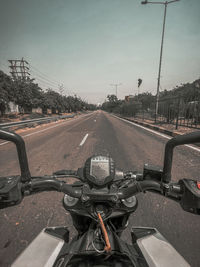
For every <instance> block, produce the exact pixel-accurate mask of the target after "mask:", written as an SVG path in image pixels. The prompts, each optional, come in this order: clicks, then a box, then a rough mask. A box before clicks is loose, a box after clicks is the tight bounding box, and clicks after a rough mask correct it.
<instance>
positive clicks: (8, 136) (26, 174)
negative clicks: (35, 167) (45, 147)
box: [0, 129, 31, 182]
mask: <svg viewBox="0 0 200 267" xmlns="http://www.w3.org/2000/svg"><path fill="white" fill-rule="evenodd" d="M0 139H3V140H6V141H11V142H13V143H14V144H15V145H16V148H17V153H18V159H19V164H20V169H21V181H22V182H27V181H30V179H31V174H30V171H29V167H28V159H27V155H26V148H25V143H24V140H23V138H22V137H21V136H20V135H18V134H16V133H11V132H7V131H4V130H1V129H0Z"/></svg>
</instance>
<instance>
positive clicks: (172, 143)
mask: <svg viewBox="0 0 200 267" xmlns="http://www.w3.org/2000/svg"><path fill="white" fill-rule="evenodd" d="M194 143H200V132H199V131H198V132H192V133H189V134H184V135H179V136H176V137H174V138H172V139H171V140H169V141H168V142H167V144H166V146H165V155H164V167H163V175H162V181H163V182H164V183H169V182H170V181H171V169H172V159H173V150H174V147H176V146H179V145H185V144H194Z"/></svg>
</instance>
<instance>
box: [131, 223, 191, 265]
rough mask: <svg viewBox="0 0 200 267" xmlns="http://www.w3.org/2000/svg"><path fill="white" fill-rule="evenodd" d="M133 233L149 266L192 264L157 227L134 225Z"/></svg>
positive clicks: (133, 239)
mask: <svg viewBox="0 0 200 267" xmlns="http://www.w3.org/2000/svg"><path fill="white" fill-rule="evenodd" d="M131 235H132V241H133V243H134V244H136V245H137V246H138V248H139V250H140V252H141V254H142V255H143V257H144V258H145V260H146V262H147V264H148V266H149V267H160V266H162V267H172V266H177V267H178V266H180V267H189V266H190V265H189V264H188V263H187V262H186V261H185V259H184V258H183V257H182V256H181V255H180V254H179V253H178V252H177V251H176V249H175V248H174V247H173V246H172V245H171V244H170V243H169V242H168V241H167V240H166V239H165V238H164V237H163V236H162V235H161V234H160V233H159V232H158V231H157V229H155V228H146V227H134V228H132V231H131Z"/></svg>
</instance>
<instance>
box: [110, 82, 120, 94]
mask: <svg viewBox="0 0 200 267" xmlns="http://www.w3.org/2000/svg"><path fill="white" fill-rule="evenodd" d="M110 85H111V86H114V87H115V95H116V97H117V87H118V86H119V85H121V83H114V84H110Z"/></svg>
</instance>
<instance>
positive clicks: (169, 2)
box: [141, 0, 179, 123]
mask: <svg viewBox="0 0 200 267" xmlns="http://www.w3.org/2000/svg"><path fill="white" fill-rule="evenodd" d="M178 1H179V0H172V1H165V2H149V1H147V0H145V1H142V2H141V4H142V5H145V4H161V5H164V6H165V9H164V18H163V28H162V39H161V47H160V60H159V69H158V82H157V94H156V109H155V123H156V121H157V116H158V105H159V93H160V74H161V66H162V54H163V42H164V35H165V21H166V13H167V5H168V4H171V3H174V2H178Z"/></svg>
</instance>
